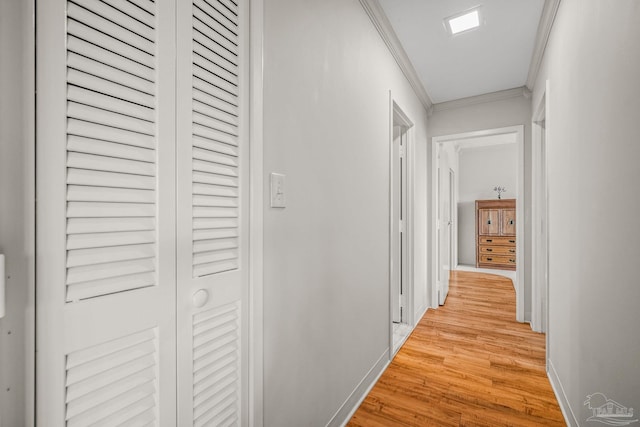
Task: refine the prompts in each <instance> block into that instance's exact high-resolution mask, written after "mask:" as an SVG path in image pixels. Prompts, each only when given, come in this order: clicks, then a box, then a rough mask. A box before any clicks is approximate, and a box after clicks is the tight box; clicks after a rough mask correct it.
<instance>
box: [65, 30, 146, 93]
mask: <svg viewBox="0 0 640 427" xmlns="http://www.w3.org/2000/svg"><path fill="white" fill-rule="evenodd" d="M67 27H68V34H69V37H68V39H70V40H72V39H73V38H74V37H75V38H77V39H81V40H84V41H86V42H88V43H90V44H91V46H93V47H89V48H88V49H87V54H86V55H87V56H88V57H89V58H100V54H101V53H102V51H103V50H105V49H106V50H108V51H110V52H113V53H115V54H117V55H120V56H122V57H123V58H126V59H129V60H130V61H132V62H134V63H138V64H140V65H142V66H145V67H147V68H148V69H149V70H153V69H154V64H155V58H154V57H153V55H149V54H148V53H146V52H142V51H141V50H140V49H137V48H135V47H133V46H131V45H129V44H127V43H125V42H123V41H121V40H119V39H116V38H114V37H112V36H111V35H107V34H105V33H102V32H100V31H97V30H96V29H94V28H92V27H90V26H88V25H86V24H84V23H82V22H80V21H76V20H73V19H71V20H69V21H67ZM89 49H90V50H89ZM89 52H90V53H89ZM83 53H84V52H83ZM105 60H106V58H105ZM151 80H153V78H151Z"/></svg>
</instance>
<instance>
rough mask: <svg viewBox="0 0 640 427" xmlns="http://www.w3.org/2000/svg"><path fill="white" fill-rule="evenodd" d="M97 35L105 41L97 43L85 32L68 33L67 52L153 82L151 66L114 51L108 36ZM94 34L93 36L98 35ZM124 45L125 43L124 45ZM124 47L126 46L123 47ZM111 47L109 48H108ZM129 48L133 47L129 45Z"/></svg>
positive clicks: (112, 42)
mask: <svg viewBox="0 0 640 427" xmlns="http://www.w3.org/2000/svg"><path fill="white" fill-rule="evenodd" d="M77 26H78V25H76V27H77ZM96 34H98V35H99V37H100V38H101V40H103V41H105V42H106V43H105V44H104V45H102V44H97V43H96V42H98V41H99V40H96V39H95V38H94V37H87V34H82V35H81V36H78V37H76V36H72V35H70V36H69V37H68V38H67V49H68V51H69V52H73V53H75V54H77V55H81V56H84V57H86V58H90V59H93V60H96V61H99V62H101V63H104V64H109V66H111V67H113V68H116V69H118V70H122V71H125V72H127V73H129V74H131V75H134V76H136V77H139V78H141V79H145V80H148V81H150V82H153V80H154V73H153V68H152V67H150V66H148V65H143V64H141V63H140V62H137V61H135V60H133V59H131V58H128V57H127V56H126V55H124V52H119V53H116V52H114V50H115V48H114V46H113V44H114V43H115V42H114V41H113V40H114V39H111V38H109V37H108V36H106V35H104V34H100V33H96ZM98 35H96V36H95V37H98ZM79 37H85V38H88V39H93V41H94V42H93V43H92V42H90V41H85V40H83V39H82V38H79ZM124 46H126V45H124ZM124 46H123V48H125V49H126V47H124ZM109 48H111V50H110V49H109ZM129 49H133V48H131V47H129Z"/></svg>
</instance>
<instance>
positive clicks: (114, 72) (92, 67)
mask: <svg viewBox="0 0 640 427" xmlns="http://www.w3.org/2000/svg"><path fill="white" fill-rule="evenodd" d="M106 59H107V58H100V57H98V58H91V57H87V56H83V55H78V54H76V53H74V52H71V51H70V52H69V55H68V57H67V66H68V67H69V68H72V69H76V70H82V71H83V72H85V73H88V74H91V75H93V76H97V77H101V78H103V79H105V80H108V81H110V82H114V83H117V84H120V85H123V86H126V87H129V88H131V89H135V90H138V91H140V92H143V93H146V94H148V95H153V92H154V85H153V81H152V80H148V79H144V78H142V77H138V76H137V75H136V74H135V73H130V72H128V71H126V70H122V69H121V68H120V65H123V64H122V62H125V61H124V58H123V59H122V60H121V61H117V62H116V63H113V62H112V63H107V62H106V61H105V60H106ZM113 59H115V58H113ZM130 68H134V67H130ZM137 69H144V67H143V66H142V65H139V66H138V67H137Z"/></svg>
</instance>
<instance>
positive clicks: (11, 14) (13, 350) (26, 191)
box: [0, 0, 35, 427]
mask: <svg viewBox="0 0 640 427" xmlns="http://www.w3.org/2000/svg"><path fill="white" fill-rule="evenodd" d="M32 8H33V4H32V3H30V2H27V1H21V0H2V1H1V2H0V254H4V255H5V256H6V277H5V278H6V286H7V289H6V298H7V310H6V316H5V317H4V318H2V319H0V425H2V426H3V427H4V426H7V427H11V426H29V425H33V403H34V402H33V379H34V375H35V372H34V369H33V360H34V357H35V345H34V335H33V334H34V329H33V325H34V323H33V320H34V305H33V300H34V294H33V283H34V282H33V274H34V258H33V257H34V247H33V245H34V242H35V235H34V233H35V230H34V209H35V200H34V178H35V173H34V167H33V165H34V159H35V155H34V142H33V128H34V123H33V108H34V97H33V93H34V91H33V69H34V64H33V27H32V22H33V20H32V16H31V14H32V12H33V9H32Z"/></svg>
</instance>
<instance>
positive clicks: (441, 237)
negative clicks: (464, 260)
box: [438, 150, 451, 305]
mask: <svg viewBox="0 0 640 427" xmlns="http://www.w3.org/2000/svg"><path fill="white" fill-rule="evenodd" d="M438 174H439V182H438V193H439V196H438V212H439V218H438V247H439V248H438V252H439V264H438V268H439V280H438V304H440V305H442V304H444V302H445V300H446V298H447V293H448V292H449V269H450V263H451V262H450V255H451V252H450V249H449V246H450V238H451V237H450V230H451V224H450V222H451V214H450V202H449V191H450V189H449V160H448V155H447V153H446V151H444V150H440V158H439V168H438Z"/></svg>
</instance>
